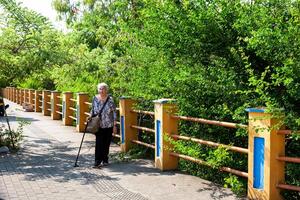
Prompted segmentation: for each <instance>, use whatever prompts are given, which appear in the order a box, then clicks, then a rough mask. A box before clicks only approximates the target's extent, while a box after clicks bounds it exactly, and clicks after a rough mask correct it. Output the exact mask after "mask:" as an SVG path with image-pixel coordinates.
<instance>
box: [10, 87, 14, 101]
mask: <svg viewBox="0 0 300 200" xmlns="http://www.w3.org/2000/svg"><path fill="white" fill-rule="evenodd" d="M12 89H13V88H12V87H9V100H10V101H12V95H13V91H12Z"/></svg>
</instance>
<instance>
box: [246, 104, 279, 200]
mask: <svg viewBox="0 0 300 200" xmlns="http://www.w3.org/2000/svg"><path fill="white" fill-rule="evenodd" d="M247 111H248V112H249V127H248V128H249V139H248V142H249V144H248V146H249V147H248V148H249V154H248V174H249V178H248V198H249V199H270V200H281V199H283V198H282V197H281V195H280V190H279V189H277V187H276V185H277V184H278V183H282V182H284V175H285V168H284V167H285V162H281V161H278V160H277V159H276V157H277V156H283V155H285V136H284V135H278V134H277V132H278V130H279V129H280V128H281V127H282V119H283V116H282V115H278V116H275V115H273V114H271V113H266V112H265V110H264V109H256V108H249V109H247Z"/></svg>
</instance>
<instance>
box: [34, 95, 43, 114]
mask: <svg viewBox="0 0 300 200" xmlns="http://www.w3.org/2000/svg"><path fill="white" fill-rule="evenodd" d="M41 94H42V91H39V90H36V91H35V95H34V98H35V101H34V105H35V106H34V108H35V112H42V102H40V101H42V96H41Z"/></svg>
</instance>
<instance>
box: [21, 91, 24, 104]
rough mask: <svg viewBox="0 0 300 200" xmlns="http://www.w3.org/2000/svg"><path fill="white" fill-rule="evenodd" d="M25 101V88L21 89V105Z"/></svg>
mask: <svg viewBox="0 0 300 200" xmlns="http://www.w3.org/2000/svg"><path fill="white" fill-rule="evenodd" d="M24 103H25V90H24V89H21V105H22V106H23V104H24Z"/></svg>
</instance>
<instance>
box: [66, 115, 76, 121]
mask: <svg viewBox="0 0 300 200" xmlns="http://www.w3.org/2000/svg"><path fill="white" fill-rule="evenodd" d="M68 117H69V118H71V119H74V120H75V121H77V118H76V117H73V116H68Z"/></svg>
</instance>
